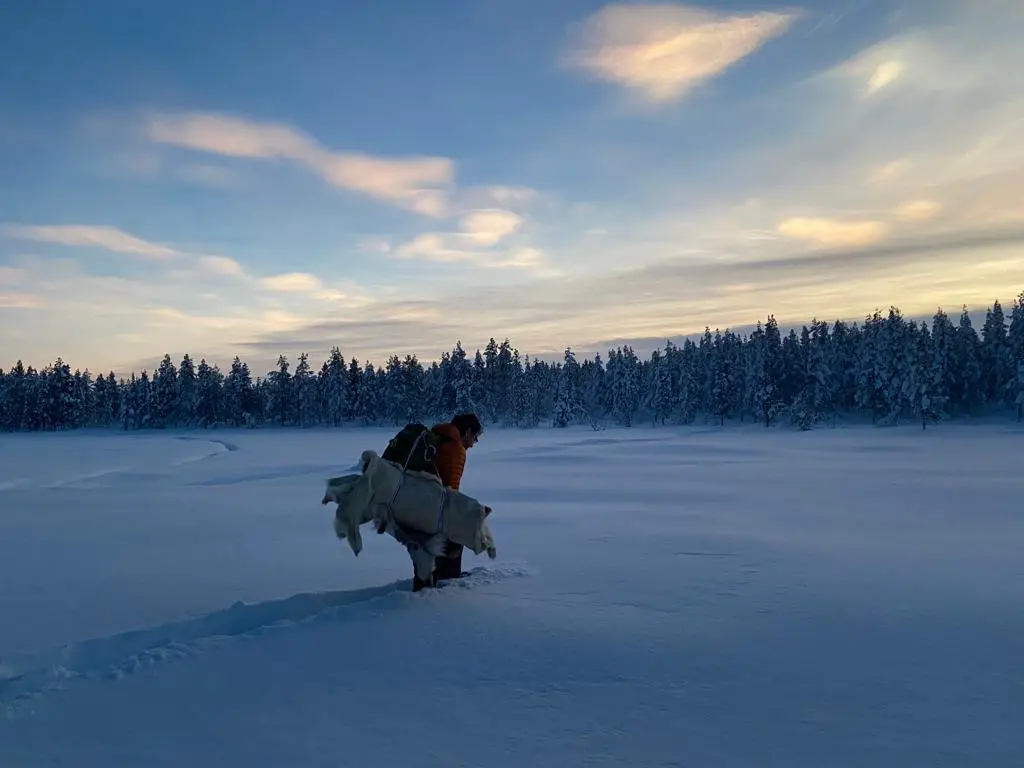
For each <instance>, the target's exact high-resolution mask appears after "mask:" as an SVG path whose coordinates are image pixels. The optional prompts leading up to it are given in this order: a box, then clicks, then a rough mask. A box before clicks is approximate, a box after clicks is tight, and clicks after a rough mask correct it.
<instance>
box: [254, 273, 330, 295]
mask: <svg viewBox="0 0 1024 768" xmlns="http://www.w3.org/2000/svg"><path fill="white" fill-rule="evenodd" d="M260 282H261V284H262V285H263V287H264V288H267V289H269V290H271V291H281V292H284V293H309V292H312V291H319V290H320V289H321V288H322V287H323V283H322V282H321V280H320V278H319V277H317V276H316V275H311V274H309V273H308V272H288V273H286V274H283V275H273V276H271V277H264V278H263V279H262V280H261V281H260Z"/></svg>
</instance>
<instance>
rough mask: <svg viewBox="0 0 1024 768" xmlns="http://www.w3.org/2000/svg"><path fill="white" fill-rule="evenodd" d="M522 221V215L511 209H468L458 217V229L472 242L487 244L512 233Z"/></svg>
mask: <svg viewBox="0 0 1024 768" xmlns="http://www.w3.org/2000/svg"><path fill="white" fill-rule="evenodd" d="M522 223H523V219H522V217H521V216H519V215H517V214H515V213H512V212H511V211H503V210H489V211H470V212H469V213H467V214H465V215H463V216H462V218H461V219H460V221H459V229H460V230H461V231H462V232H463V234H465V235H466V236H467V237H468V238H469V239H470V240H471V241H472V242H474V243H477V244H479V245H482V246H489V245H497V244H498V243H499V242H500V241H501V240H503V239H504V238H506V237H508V236H509V235H511V234H513V233H514V232H515V231H516V230H517V229H519V227H520V226H521V225H522Z"/></svg>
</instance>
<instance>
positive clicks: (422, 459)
mask: <svg viewBox="0 0 1024 768" xmlns="http://www.w3.org/2000/svg"><path fill="white" fill-rule="evenodd" d="M451 439H452V438H450V437H448V436H447V435H439V434H437V433H436V432H434V431H433V430H432V429H430V428H429V427H427V426H426V425H425V424H420V423H419V422H412V423H411V424H406V425H405V426H404V427H402V429H401V431H399V433H398V434H397V435H395V436H394V437H393V438H391V440H389V441H388V444H387V446H386V447H385V448H384V453H382V454H381V458H382V459H387V460H388V461H394V462H396V463H398V464H400V465H401V466H403V467H404V468H405V469H407V470H412V471H413V472H433V473H434V474H435V475H436V474H437V469H436V468H435V467H434V456H435V455H437V449H438V448H439V447H440V446H441V445H442V444H443V443H446V442H448V441H449V440H451Z"/></svg>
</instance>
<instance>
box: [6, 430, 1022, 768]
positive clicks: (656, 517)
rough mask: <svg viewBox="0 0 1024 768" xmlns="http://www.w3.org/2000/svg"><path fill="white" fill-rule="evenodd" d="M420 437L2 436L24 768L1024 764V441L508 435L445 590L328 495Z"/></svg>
mask: <svg viewBox="0 0 1024 768" xmlns="http://www.w3.org/2000/svg"><path fill="white" fill-rule="evenodd" d="M392 432H393V430H390V429H385V430H376V429H348V430H333V431H332V430H309V431H298V430H285V431H277V430H265V431H255V432H247V431H224V432H216V433H210V434H205V433H180V434H178V433H168V434H163V433H131V434H129V435H125V434H120V433H105V432H100V433H89V432H83V433H71V434H66V435H64V434H49V435H5V436H0V584H2V585H3V589H0V711H2V713H3V716H0V765H2V766H4V768H7V766H19V767H20V766H36V765H75V766H94V765H95V766H108V765H115V764H123V765H129V764H132V765H147V766H163V765H167V766H170V765H176V766H178V765H184V764H192V765H196V766H205V765H209V766H215V765H216V766H221V765H225V764H232V765H246V766H250V765H251V766H263V765H266V766H272V765H273V766H278V765H304V766H311V765H312V766H316V765H325V766H327V765H332V766H335V765H339V764H356V763H359V764H376V765H390V764H403V763H404V764H407V763H409V762H410V761H413V762H414V763H415V764H416V765H417V766H463V765H465V766H477V765H487V766H522V765H535V766H565V765H597V766H625V765H629V766H668V765H673V766H754V765H756V766H787V768H788V767H791V766H802V765H807V766H811V765H813V766H825V765H828V766H863V765H872V766H888V765H892V766H901V767H902V766H912V765H915V766H916V765H928V766H944V765H949V766H953V765H956V766H962V765H968V764H969V765H972V766H988V765H992V766H1008V765H1012V764H1013V763H1014V760H1015V759H1017V757H1019V755H1020V754H1022V753H1024V738H1022V737H1021V736H1020V735H1019V713H1020V712H1021V711H1024V690H1022V685H1021V682H1022V681H1021V677H1020V674H1021V673H1020V670H1021V669H1022V668H1024V667H1022V663H1024V644H1022V641H1021V640H1020V638H1021V637H1024V612H1022V611H1021V610H1020V605H1021V604H1022V599H1024V571H1022V569H1021V565H1020V556H1019V553H1020V551H1021V549H1022V544H1024V525H1022V523H1021V511H1020V509H1021V504H1020V495H1021V490H1022V487H1024V481H1022V480H1021V477H1022V474H1021V472H1020V456H1021V438H1022V436H1024V433H1022V432H1021V431H1019V430H1016V429H1014V428H1011V427H1006V426H1002V427H989V426H984V427H967V426H956V425H949V426H945V425H944V426H942V427H940V428H936V429H931V430H929V431H927V432H924V433H922V432H921V431H920V430H919V428H918V429H915V428H914V427H907V428H898V429H871V428H863V429H862V428H854V429H840V430H819V431H815V432H811V433H797V432H788V431H781V430H776V429H772V430H764V429H763V428H758V427H750V428H744V427H735V426H731V427H727V428H725V429H716V428H711V427H693V428H658V429H631V430H627V429H615V430H606V431H602V432H592V431H590V430H585V429H569V430H546V429H545V430H531V431H518V430H511V431H502V430H489V431H488V433H487V435H486V436H485V439H484V441H482V442H481V443H480V445H478V446H477V447H476V448H474V449H473V450H472V451H471V453H470V461H469V465H468V468H467V474H466V478H465V483H464V490H465V491H466V492H467V493H470V494H473V495H476V496H478V497H479V498H481V499H482V500H485V501H486V502H487V503H489V504H492V505H493V506H494V508H495V512H494V514H493V516H492V518H491V523H490V524H491V527H492V530H493V532H494V536H495V539H496V542H497V547H498V559H497V560H496V561H493V562H492V561H489V560H487V558H486V556H482V557H479V558H478V557H474V556H473V555H471V554H470V555H467V557H466V559H465V561H464V565H465V566H466V567H467V568H469V569H473V570H474V574H473V576H471V577H470V578H469V579H467V580H466V582H465V583H462V584H453V585H451V586H449V587H446V588H445V589H443V590H440V591H438V592H434V593H420V594H416V595H413V594H411V593H410V592H408V587H409V577H410V575H411V566H410V563H409V559H408V556H407V555H406V554H405V552H404V551H403V550H401V548H400V547H399V546H398V545H397V544H396V543H395V542H394V541H393V540H392V539H390V537H383V536H382V537H378V536H376V535H374V534H373V532H372V530H368V531H367V534H366V535H365V536H364V538H365V539H366V549H365V550H364V552H363V553H362V554H361V555H360V556H359V557H358V558H356V557H353V556H352V553H351V551H350V550H349V549H348V547H347V545H345V544H344V542H341V541H338V540H337V539H335V538H334V536H333V533H332V531H331V525H330V520H331V509H330V507H325V506H320V505H319V499H320V496H321V494H322V488H323V482H324V480H325V479H326V478H327V477H329V476H331V475H332V474H336V473H337V472H338V471H339V470H340V469H343V468H346V467H348V466H349V465H350V464H351V463H352V462H353V460H354V459H355V457H357V456H358V452H359V451H360V450H362V449H363V448H366V447H369V448H374V449H376V450H380V448H382V446H383V444H384V442H385V441H386V440H387V438H388V437H389V436H390V434H391V433H392ZM181 438H187V439H181ZM207 438H210V439H213V440H217V441H220V442H205V441H206V440H207Z"/></svg>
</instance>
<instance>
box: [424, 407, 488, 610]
mask: <svg viewBox="0 0 1024 768" xmlns="http://www.w3.org/2000/svg"><path fill="white" fill-rule="evenodd" d="M483 431H484V429H483V425H482V424H481V423H480V419H479V418H477V416H476V414H474V413H459V414H456V415H455V416H453V417H452V420H451V421H449V422H445V423H443V424H436V425H434V426H433V427H432V428H431V432H433V433H434V434H435V435H438V436H441V437H444V438H448V439H447V440H443V441H442V443H441V444H440V445H439V446H438V448H437V452H436V453H435V454H434V458H433V461H432V462H431V465H432V466H431V470H432V471H433V472H434V473H435V474H436V475H437V476H438V477H439V478H440V479H441V483H442V484H443V485H445V486H447V487H448V488H451V489H452V490H453V491H457V490H459V485H460V483H461V482H462V473H463V472H464V471H465V469H466V456H467V451H468V450H469V449H470V448H472V447H473V446H474V445H476V443H477V441H478V440H479V439H480V435H481V434H483ZM463 549H464V548H463V546H462V545H461V544H457V543H456V542H454V541H446V542H445V544H444V551H443V553H442V554H441V555H440V556H438V557H436V558H435V559H434V570H433V573H431V575H430V580H429V581H427V580H424V579H420V578H419V577H418V576H417V575H416V574H415V572H414V573H413V577H412V590H413V592H418V591H419V590H421V589H423V588H424V587H434V586H437V582H439V581H444V580H447V579H457V578H459V577H460V576H463V575H464V574H463V572H462V552H463ZM410 554H411V552H410Z"/></svg>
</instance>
